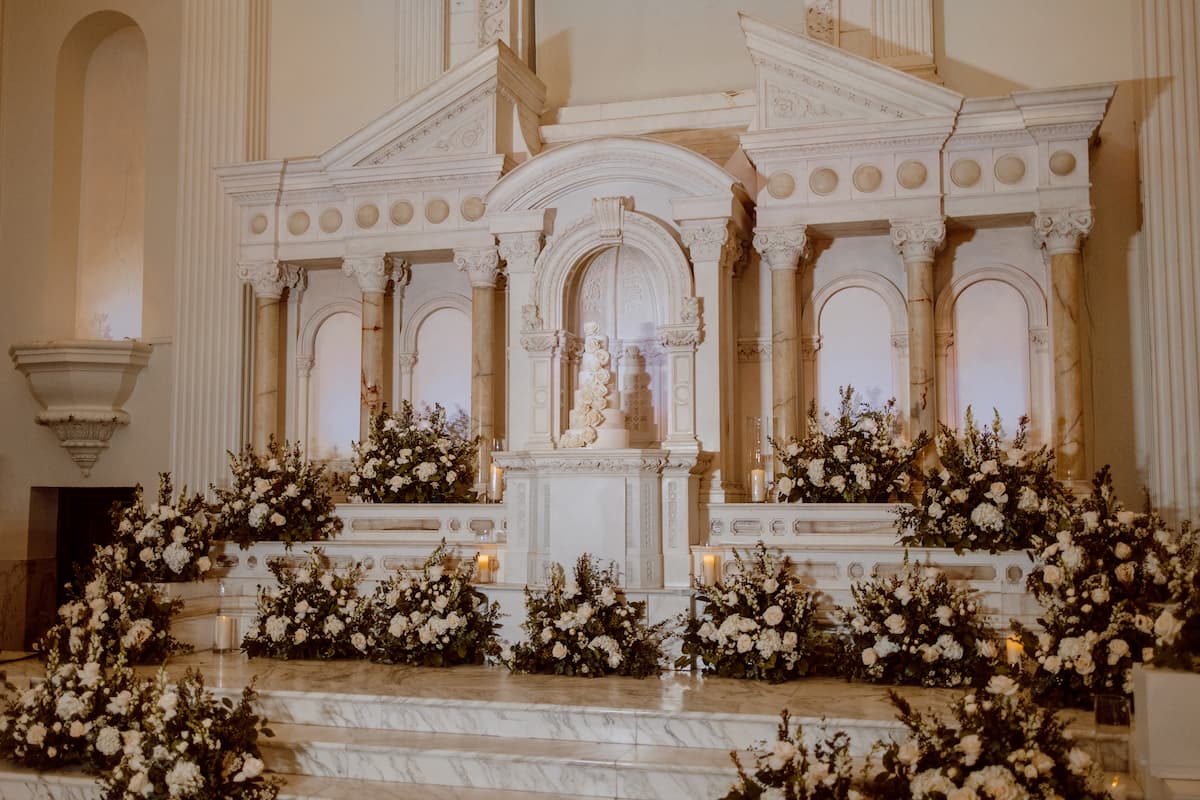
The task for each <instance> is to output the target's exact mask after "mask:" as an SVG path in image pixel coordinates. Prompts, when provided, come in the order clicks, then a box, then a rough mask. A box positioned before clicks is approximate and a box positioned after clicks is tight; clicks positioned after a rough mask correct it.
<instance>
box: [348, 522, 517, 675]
mask: <svg viewBox="0 0 1200 800" xmlns="http://www.w3.org/2000/svg"><path fill="white" fill-rule="evenodd" d="M474 574H475V561H474V559H472V560H470V561H466V560H463V559H455V558H453V557H452V554H451V552H450V551H449V549H448V548H447V547H446V543H445V541H443V542H442V544H441V545H440V546H439V547H438V548H437V549H436V550H434V551H433V552H432V553H431V554H430V556H429V558H428V559H426V561H425V563H424V565H422V567H421V571H420V574H418V575H407V574H404V575H397V576H394V577H392V578H389V579H388V580H387V581H385V582H384V583H382V584H380V585H379V587H378V588H377V589H376V590H375V596H374V598H373V600H372V603H373V605H374V611H373V619H374V633H373V635H372V637H371V638H372V639H373V647H372V650H371V659H372V660H373V661H381V662H384V663H388V664H418V665H421V666H427V667H448V666H452V665H455V664H482V663H483V662H484V660H485V657H486V656H494V655H496V654H497V653H498V652H499V649H500V648H499V645H498V644H497V642H496V631H497V630H498V629H499V627H500V623H499V617H500V605H499V604H498V603H492V604H490V605H489V604H488V599H487V596H486V595H484V594H483V593H482V592H480V591H479V590H478V589H476V588H475V587H474V586H472V585H471V579H472V578H473V577H474Z"/></svg>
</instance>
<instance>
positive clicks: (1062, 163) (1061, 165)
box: [1050, 150, 1075, 177]
mask: <svg viewBox="0 0 1200 800" xmlns="http://www.w3.org/2000/svg"><path fill="white" fill-rule="evenodd" d="M1050 171H1051V172H1053V173H1054V174H1055V175H1058V176H1059V177H1062V176H1063V175H1070V174H1071V173H1072V172H1074V171H1075V155H1074V153H1068V152H1067V151H1066V150H1058V151H1056V152H1055V153H1053V154H1052V155H1051V156H1050Z"/></svg>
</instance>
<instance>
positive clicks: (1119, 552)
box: [1113, 542, 1133, 561]
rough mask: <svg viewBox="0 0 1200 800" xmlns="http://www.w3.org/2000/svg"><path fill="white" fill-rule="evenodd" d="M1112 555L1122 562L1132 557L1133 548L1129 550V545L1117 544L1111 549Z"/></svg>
mask: <svg viewBox="0 0 1200 800" xmlns="http://www.w3.org/2000/svg"><path fill="white" fill-rule="evenodd" d="M1113 555H1115V556H1116V557H1117V558H1119V559H1121V560H1122V561H1124V560H1125V559H1127V558H1129V557H1130V556H1131V555H1133V548H1131V547H1130V546H1129V545H1127V544H1125V543H1124V542H1117V543H1116V545H1115V546H1114V547H1113Z"/></svg>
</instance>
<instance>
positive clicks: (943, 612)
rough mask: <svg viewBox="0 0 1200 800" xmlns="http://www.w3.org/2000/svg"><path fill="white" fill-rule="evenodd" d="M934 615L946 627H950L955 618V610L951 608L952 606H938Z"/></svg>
mask: <svg viewBox="0 0 1200 800" xmlns="http://www.w3.org/2000/svg"><path fill="white" fill-rule="evenodd" d="M934 615H935V616H936V617H937V618H938V622H940V623H941V624H942V625H945V626H946V627H949V626H950V625H951V623H952V622H953V620H954V612H953V611H952V610H951V609H950V606H938V607H937V611H935V612H934Z"/></svg>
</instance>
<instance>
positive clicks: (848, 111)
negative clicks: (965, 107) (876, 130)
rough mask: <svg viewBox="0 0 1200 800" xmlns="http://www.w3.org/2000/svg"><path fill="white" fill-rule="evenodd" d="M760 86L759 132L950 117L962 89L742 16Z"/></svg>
mask: <svg viewBox="0 0 1200 800" xmlns="http://www.w3.org/2000/svg"><path fill="white" fill-rule="evenodd" d="M739 16H740V18H741V23H742V31H743V32H744V33H745V36H746V47H747V49H749V51H750V56H751V58H752V59H753V60H754V65H755V69H756V72H757V84H758V109H757V114H756V124H755V128H756V129H757V130H759V131H765V130H778V129H787V128H799V127H809V126H813V125H822V124H827V123H834V124H855V123H868V124H871V123H881V122H893V121H896V120H930V119H938V118H946V117H950V118H953V117H954V115H955V114H957V112H958V109H959V107H960V106H961V105H962V102H963V97H962V95H960V94H958V93H957V92H952V91H950V90H949V89H945V88H942V87H941V86H937V85H935V84H933V83H930V82H929V81H926V80H923V79H921V78H917V77H914V76H912V75H909V74H908V73H906V72H903V71H901V70H898V69H894V68H893V67H889V66H886V65H884V64H879V63H877V62H875V61H871V60H870V59H867V58H863V57H861V56H858V55H855V54H854V53H850V52H847V51H845V50H842V49H840V48H838V47H835V46H833V45H831V44H828V43H826V42H822V41H820V40H818V39H813V38H810V37H808V36H806V35H804V34H800V33H795V32H793V31H789V30H787V29H786V28H781V27H779V26H777V25H772V24H770V23H768V22H764V21H762V20H760V19H757V18H755V17H752V16H750V15H748V14H744V13H743V14H740V15H739Z"/></svg>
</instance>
